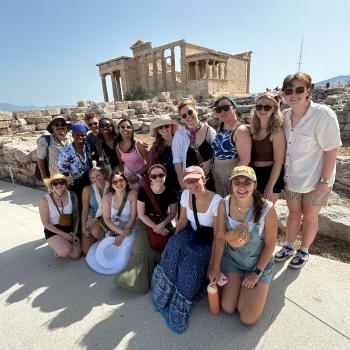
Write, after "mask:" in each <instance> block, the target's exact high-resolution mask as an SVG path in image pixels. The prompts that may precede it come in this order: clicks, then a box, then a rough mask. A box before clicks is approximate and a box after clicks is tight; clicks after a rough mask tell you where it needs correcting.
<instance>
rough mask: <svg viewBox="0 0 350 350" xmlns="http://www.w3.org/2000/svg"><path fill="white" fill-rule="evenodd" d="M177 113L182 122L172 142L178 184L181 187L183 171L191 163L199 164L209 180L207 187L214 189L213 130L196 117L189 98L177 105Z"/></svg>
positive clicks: (192, 102) (194, 107)
mask: <svg viewBox="0 0 350 350" xmlns="http://www.w3.org/2000/svg"><path fill="white" fill-rule="evenodd" d="M178 111H179V114H180V116H181V118H182V120H183V122H184V124H185V125H184V126H182V127H181V128H180V129H179V130H177V131H176V133H175V135H174V139H173V142H172V146H171V147H172V152H173V162H174V166H175V170H176V174H177V178H178V181H179V184H180V186H181V188H182V189H185V188H186V186H185V184H184V182H183V177H184V171H185V169H186V168H187V167H190V166H192V165H199V166H200V167H202V168H203V170H204V173H205V175H206V177H207V179H208V180H209V181H207V182H206V186H207V188H210V190H214V180H213V177H212V174H211V169H212V165H213V149H212V147H211V144H212V142H213V140H214V138H215V135H216V132H215V130H214V129H213V128H212V127H211V126H209V125H208V124H207V123H206V122H204V123H202V122H201V121H200V120H199V119H198V112H197V107H196V104H195V102H194V101H193V100H191V99H188V98H187V99H184V100H183V101H182V102H181V103H180V104H179V106H178Z"/></svg>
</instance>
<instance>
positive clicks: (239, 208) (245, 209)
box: [234, 200, 252, 215]
mask: <svg viewBox="0 0 350 350" xmlns="http://www.w3.org/2000/svg"><path fill="white" fill-rule="evenodd" d="M234 205H235V207H236V208H237V209H238V211H239V212H240V213H241V214H243V215H246V214H247V213H248V212H249V210H250V208H251V207H252V206H251V205H250V206H249V207H239V206H238V203H237V200H235V201H234Z"/></svg>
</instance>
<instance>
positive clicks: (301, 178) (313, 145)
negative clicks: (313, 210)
mask: <svg viewBox="0 0 350 350" xmlns="http://www.w3.org/2000/svg"><path fill="white" fill-rule="evenodd" d="M291 115H292V110H291V109H289V110H287V111H286V121H285V125H284V131H285V134H286V139H287V150H286V158H285V173H284V180H285V183H286V184H287V188H288V190H290V191H293V192H298V193H307V192H310V191H312V190H314V189H315V187H316V184H317V183H318V182H319V180H320V177H321V175H322V166H323V157H324V152H325V151H330V150H332V149H334V148H337V147H339V146H341V145H342V143H341V139H340V132H339V124H338V119H337V115H336V114H335V112H334V111H333V110H332V109H331V108H329V107H328V106H325V105H320V104H317V103H313V102H311V104H310V107H309V109H308V110H307V112H306V113H305V115H304V116H303V117H302V118H301V120H300V121H299V123H298V124H297V125H296V126H295V127H294V128H292V124H291ZM334 180H335V164H334V169H333V172H332V176H331V178H330V185H332V184H333V183H334Z"/></svg>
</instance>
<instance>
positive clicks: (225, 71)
mask: <svg viewBox="0 0 350 350" xmlns="http://www.w3.org/2000/svg"><path fill="white" fill-rule="evenodd" d="M224 79H225V80H227V63H225V65H224Z"/></svg>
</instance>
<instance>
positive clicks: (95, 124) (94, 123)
mask: <svg viewBox="0 0 350 350" xmlns="http://www.w3.org/2000/svg"><path fill="white" fill-rule="evenodd" d="M97 125H98V122H93V123H88V126H90V127H91V126H97Z"/></svg>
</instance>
